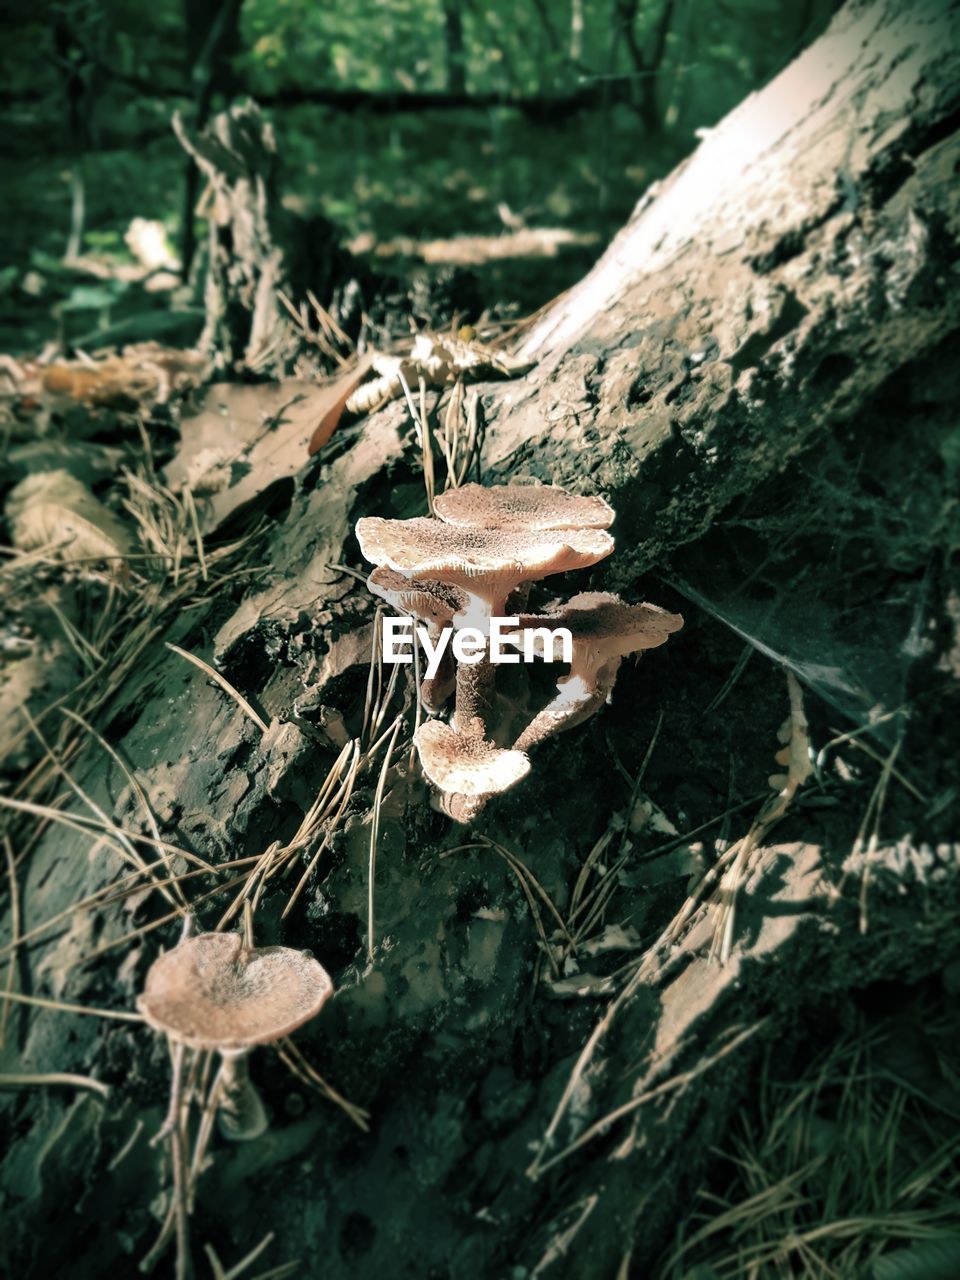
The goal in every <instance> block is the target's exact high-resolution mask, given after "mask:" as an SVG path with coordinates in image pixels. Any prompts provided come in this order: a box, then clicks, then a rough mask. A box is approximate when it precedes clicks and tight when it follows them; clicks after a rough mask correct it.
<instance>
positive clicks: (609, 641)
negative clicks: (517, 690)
mask: <svg viewBox="0 0 960 1280" xmlns="http://www.w3.org/2000/svg"><path fill="white" fill-rule="evenodd" d="M682 626H683V618H681V616H680V615H679V614H678V613H669V612H668V611H667V610H666V609H660V608H658V607H657V606H656V605H653V604H625V603H624V602H623V601H622V600H621V599H620V597H619V596H615V595H611V594H610V593H609V592H606V591H584V592H581V593H580V594H579V595H576V596H573V597H572V598H571V599H570V600H569V601H568V602H567V603H566V604H565V605H563V606H561V607H560V608H559V609H557V610H555V611H553V612H551V613H549V614H521V615H520V630H521V631H524V630H531V629H536V628H540V627H546V628H548V629H550V630H553V629H554V628H556V627H566V628H567V629H568V630H569V631H570V633H571V636H572V638H573V654H572V659H573V660H572V662H571V664H570V671H569V674H567V675H565V676H561V678H560V679H559V680H558V681H557V696H556V697H555V698H554V699H553V700H552V701H551V702H549V703H548V704H547V705H546V706H545V707H544V708H543V710H542V711H541V712H539V714H538V715H537V716H535V717H534V719H533V720H532V721H531V722H530V724H528V725H527V727H526V729H524V731H523V733H521V734H520V736H519V738H517V740H516V742H515V743H514V744H513V747H514V750H515V751H529V750H530V748H531V747H533V746H536V744H537V743H538V742H543V741H544V740H545V739H547V738H551V737H553V735H554V734H557V733H562V732H563V731H564V730H566V729H572V728H574V727H575V726H576V725H578V724H582V723H583V721H584V720H586V719H588V718H589V717H590V716H592V715H593V713H594V712H595V711H597V710H599V708H600V707H602V706H603V704H604V703H605V702H606V701H607V699H608V698H609V696H610V693H611V691H612V689H613V686H614V684H615V683H616V679H617V671H618V670H619V667H620V663H621V661H622V660H623V658H625V657H626V656H627V654H630V653H637V652H638V651H640V650H642V649H655V648H656V647H657V646H658V645H661V644H665V643H666V641H667V640H668V638H669V637H670V635H671V634H672V633H673V632H674V631H679V630H680V628H681V627H682ZM557 656H559V655H557V654H552V655H551V657H557Z"/></svg>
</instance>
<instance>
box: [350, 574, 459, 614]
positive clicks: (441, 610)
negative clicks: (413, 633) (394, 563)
mask: <svg viewBox="0 0 960 1280" xmlns="http://www.w3.org/2000/svg"><path fill="white" fill-rule="evenodd" d="M367 587H368V588H369V589H370V590H371V591H372V592H373V594H374V595H375V596H379V597H380V598H381V600H386V601H387V603H388V604H392V605H395V606H396V607H397V608H398V609H403V610H404V611H405V612H406V613H412V614H414V616H415V617H417V618H420V619H421V620H422V621H423V622H429V623H433V624H434V625H435V626H438V627H445V626H447V624H448V623H449V622H450V621H451V620H452V618H453V617H454V615H455V614H457V613H459V612H460V611H461V609H465V608H466V607H467V604H468V600H467V595H466V592H464V591H460V590H458V589H457V588H456V587H455V586H453V585H452V584H451V583H449V582H431V581H429V580H425V581H417V582H412V581H411V580H410V579H409V578H405V577H404V576H403V574H402V573H397V571H396V570H395V569H388V568H387V567H386V566H381V567H380V568H379V569H374V571H373V573H371V575H370V577H369V578H368V579H367Z"/></svg>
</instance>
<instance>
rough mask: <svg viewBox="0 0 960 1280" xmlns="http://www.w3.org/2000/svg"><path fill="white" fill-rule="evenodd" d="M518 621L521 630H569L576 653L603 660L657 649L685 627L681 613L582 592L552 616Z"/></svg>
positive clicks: (524, 617)
mask: <svg viewBox="0 0 960 1280" xmlns="http://www.w3.org/2000/svg"><path fill="white" fill-rule="evenodd" d="M519 618H520V630H524V629H527V630H529V629H531V628H533V627H544V626H550V627H566V628H567V629H568V630H569V631H570V634H571V635H572V636H573V645H574V651H575V652H576V651H579V652H580V653H581V654H591V655H593V654H595V655H596V656H597V658H598V660H600V661H606V660H607V659H609V658H612V657H626V655H627V654H628V653H636V652H637V651H638V650H640V649H656V648H657V646H658V645H661V644H666V642H667V640H668V639H669V638H670V636H671V635H672V634H673V632H674V631H679V630H680V628H681V627H682V626H683V618H682V617H681V616H680V614H679V613H670V612H669V611H668V610H666V609H661V608H659V607H658V606H657V605H655V604H625V603H624V601H623V600H621V599H620V597H619V596H616V595H613V594H612V593H611V592H609V591H581V592H580V593H579V594H578V595H575V596H571V598H570V599H569V600H568V601H567V602H566V604H564V605H562V606H561V607H560V608H559V609H555V610H552V611H551V612H550V613H546V614H533V613H526V614H520V615H519Z"/></svg>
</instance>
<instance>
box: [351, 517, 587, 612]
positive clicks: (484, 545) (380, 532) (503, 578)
mask: <svg viewBox="0 0 960 1280" xmlns="http://www.w3.org/2000/svg"><path fill="white" fill-rule="evenodd" d="M357 538H358V540H359V542H360V550H361V551H362V552H363V554H364V556H365V557H366V558H367V559H368V560H370V561H372V563H373V564H376V565H386V566H387V567H388V568H390V569H393V570H395V571H396V572H397V573H399V574H402V575H403V576H404V577H405V578H416V579H422V578H432V579H434V580H436V581H437V582H446V583H453V584H455V585H460V586H464V587H466V588H467V589H468V590H469V591H470V592H471V593H473V594H476V595H488V596H490V597H491V598H495V597H504V598H505V597H506V595H507V594H508V593H509V591H510V590H512V589H513V587H515V586H516V585H517V584H518V583H520V582H533V581H536V580H537V579H538V578H546V577H548V576H549V575H550V574H552V573H566V572H567V571H568V570H570V569H585V568H587V567H588V566H590V565H592V564H596V563H597V561H598V560H603V559H604V558H605V557H606V556H608V555H610V553H611V551H613V539H612V538H611V537H610V535H609V533H604V532H603V531H602V530H600V529H558V530H531V531H525V532H504V531H503V530H501V529H461V528H457V527H455V526H454V525H449V524H444V523H443V522H442V521H441V520H431V519H429V518H427V517H417V518H415V519H413V520H385V519H382V518H381V517H379V516H364V517H363V518H362V519H361V520H358V521H357Z"/></svg>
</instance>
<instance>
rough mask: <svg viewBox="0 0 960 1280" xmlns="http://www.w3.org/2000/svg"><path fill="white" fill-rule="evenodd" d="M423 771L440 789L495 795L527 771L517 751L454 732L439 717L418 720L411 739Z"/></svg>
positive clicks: (506, 789)
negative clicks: (420, 721)
mask: <svg viewBox="0 0 960 1280" xmlns="http://www.w3.org/2000/svg"><path fill="white" fill-rule="evenodd" d="M414 741H415V742H416V746H417V753H418V755H419V756H420V764H421V767H422V768H423V772H424V773H425V774H426V776H427V777H428V778H429V779H430V781H431V782H432V783H433V785H434V786H435V787H437V788H438V790H440V791H445V792H447V793H449V794H451V795H464V796H490V795H499V794H500V792H502V791H508V790H509V789H510V788H511V787H513V786H516V784H517V783H518V782H520V781H521V780H522V779H523V778H525V777H526V776H527V774H528V773H529V772H530V761H529V760H528V759H527V757H526V756H525V755H524V754H523V752H521V751H502V750H501V749H500V748H499V747H495V746H494V745H493V744H492V743H490V742H486V741H484V740H483V739H482V738H479V737H476V736H474V735H471V734H467V733H457V732H456V730H454V729H452V728H451V727H450V726H449V725H448V724H444V723H443V722H442V721H441V720H428V721H427V723H426V724H422V725H421V726H420V728H419V729H418V731H417V735H416V738H415V739H414Z"/></svg>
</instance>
